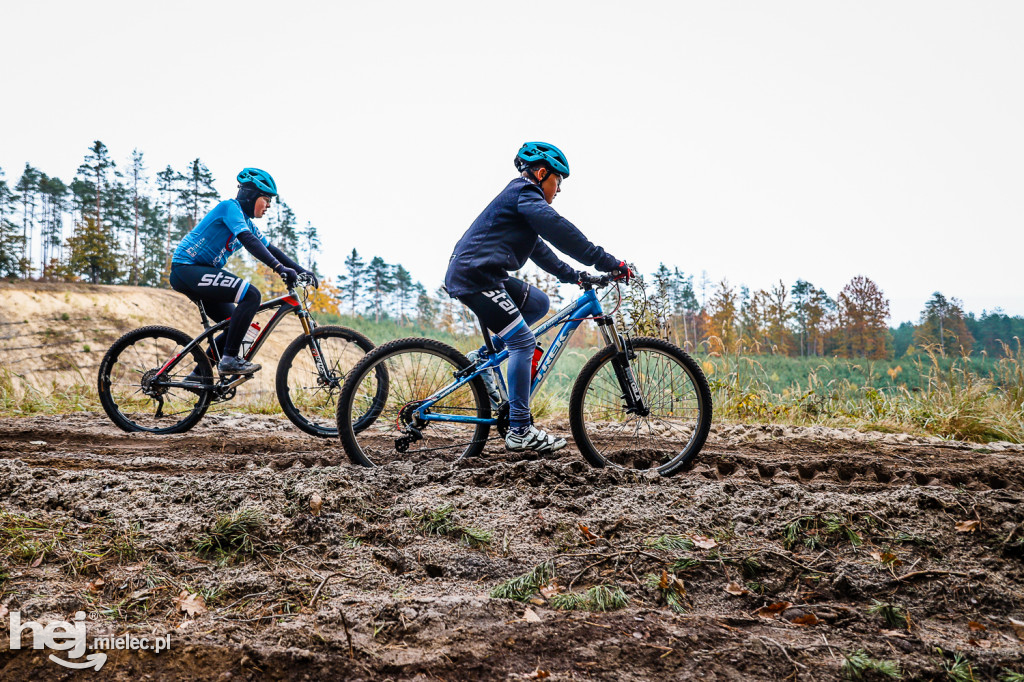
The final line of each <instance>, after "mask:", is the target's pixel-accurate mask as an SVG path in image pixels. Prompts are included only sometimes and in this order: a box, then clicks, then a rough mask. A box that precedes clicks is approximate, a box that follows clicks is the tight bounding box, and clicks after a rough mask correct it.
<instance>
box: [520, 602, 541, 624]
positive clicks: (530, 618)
mask: <svg viewBox="0 0 1024 682" xmlns="http://www.w3.org/2000/svg"><path fill="white" fill-rule="evenodd" d="M523 620H525V621H526V622H527V623H539V622H540V616H538V615H537V612H536V611H534V610H533V609H531V608H530V607H529V606H527V607H526V611H525V612H524V613H523Z"/></svg>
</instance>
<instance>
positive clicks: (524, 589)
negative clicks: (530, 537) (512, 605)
mask: <svg viewBox="0 0 1024 682" xmlns="http://www.w3.org/2000/svg"><path fill="white" fill-rule="evenodd" d="M554 577H555V566H554V564H552V563H551V562H550V561H545V562H543V563H540V564H537V565H536V566H534V567H533V569H532V570H530V571H529V572H528V573H524V574H523V575H520V576H516V577H515V578H511V579H510V580H506V581H505V582H503V583H501V584H500V585H498V586H497V587H495V588H494V589H493V590H491V598H492V599H515V600H516V601H528V600H529V599H530V597H532V596H533V595H534V594H536V593H537V591H538V590H540V587H541V585H546V584H548V583H549V582H551V580H552V579H553V578H554Z"/></svg>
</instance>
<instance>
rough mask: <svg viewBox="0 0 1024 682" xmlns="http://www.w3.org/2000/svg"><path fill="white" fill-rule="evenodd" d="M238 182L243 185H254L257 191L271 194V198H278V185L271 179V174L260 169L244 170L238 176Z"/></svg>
mask: <svg viewBox="0 0 1024 682" xmlns="http://www.w3.org/2000/svg"><path fill="white" fill-rule="evenodd" d="M238 182H239V183H241V184H243V185H244V184H246V183H252V184H253V185H255V186H256V189H258V190H259V191H261V192H263V193H264V194H269V195H271V196H275V197H276V196H277V185H276V184H275V183H274V178H272V177H270V173H268V172H267V171H265V170H260V169H259V168H243V169H242V172H241V173H239V174H238Z"/></svg>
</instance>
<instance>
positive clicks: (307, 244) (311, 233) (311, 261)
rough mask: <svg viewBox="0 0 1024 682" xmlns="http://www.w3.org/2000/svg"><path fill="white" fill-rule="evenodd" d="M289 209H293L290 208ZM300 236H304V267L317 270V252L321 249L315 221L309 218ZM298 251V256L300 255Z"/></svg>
mask: <svg viewBox="0 0 1024 682" xmlns="http://www.w3.org/2000/svg"><path fill="white" fill-rule="evenodd" d="M288 210H289V211H291V209H290V208H289V209H288ZM299 236H300V237H301V238H302V253H303V255H304V256H305V261H306V265H305V266H304V267H305V268H306V269H307V270H309V271H310V272H316V271H317V265H316V254H317V253H318V252H319V251H320V235H319V234H318V233H317V230H316V227H315V226H314V225H313V223H312V222H310V221H308V220H307V221H306V227H304V228H303V229H302V233H301V234H300V235H299ZM297 251H298V250H296V256H298V252H297Z"/></svg>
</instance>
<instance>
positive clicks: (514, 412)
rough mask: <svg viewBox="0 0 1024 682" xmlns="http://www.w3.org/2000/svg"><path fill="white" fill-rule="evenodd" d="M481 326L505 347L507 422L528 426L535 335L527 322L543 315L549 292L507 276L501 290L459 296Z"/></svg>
mask: <svg viewBox="0 0 1024 682" xmlns="http://www.w3.org/2000/svg"><path fill="white" fill-rule="evenodd" d="M459 300H460V301H462V302H463V303H464V304H465V305H466V306H467V307H468V308H469V309H470V310H472V311H473V312H474V313H476V314H477V316H478V317H479V318H480V319H481V320H482V321H483V323H484V325H485V326H486V327H487V328H488V329H490V330H491V331H493V332H496V335H495V336H492V337H491V342H492V343H493V344H494V348H495V349H496V350H501V349H502V348H505V347H508V370H507V373H506V377H507V379H508V402H509V424H510V425H511V426H512V427H513V428H516V427H526V426H529V425H530V384H531V382H530V368H531V366H532V365H533V349H534V348H536V347H537V337H536V336H534V334H533V332H532V331H531V330H530V325H532V324H533V323H534V322H537V321H538V320H540V319H541V318H543V317H544V316H545V315H547V313H548V310H549V308H550V306H551V302H550V301H549V300H548V295H547V294H545V293H544V292H543V291H541V290H540V289H537V288H536V287H534V286H531V285H529V284H526V283H525V282H523V281H521V280H518V279H515V278H514V277H513V278H509V279H508V280H507V281H506V282H505V283H504V286H502V287H501V288H500V289H494V290H491V291H481V292H480V293H476V294H468V295H466V296H459Z"/></svg>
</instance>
